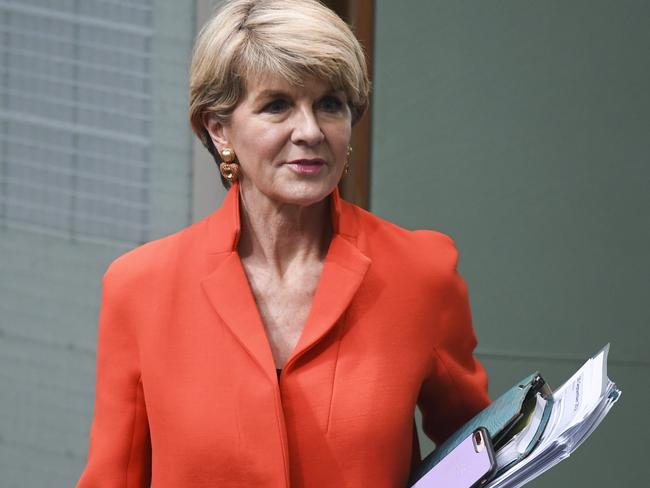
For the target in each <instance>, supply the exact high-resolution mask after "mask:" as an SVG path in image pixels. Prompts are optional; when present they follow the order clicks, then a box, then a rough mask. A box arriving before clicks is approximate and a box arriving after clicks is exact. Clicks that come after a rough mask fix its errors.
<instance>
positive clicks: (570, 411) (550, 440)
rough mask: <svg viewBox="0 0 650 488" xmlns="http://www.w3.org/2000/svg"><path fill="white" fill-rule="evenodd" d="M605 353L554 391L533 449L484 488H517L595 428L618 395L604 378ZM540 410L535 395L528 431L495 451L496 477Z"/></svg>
mask: <svg viewBox="0 0 650 488" xmlns="http://www.w3.org/2000/svg"><path fill="white" fill-rule="evenodd" d="M608 352H609V344H608V345H607V346H605V347H604V348H603V349H602V350H601V351H600V352H599V353H598V354H596V355H595V356H594V357H592V358H591V359H589V360H588V361H587V362H586V363H585V364H584V365H583V366H582V367H581V368H580V369H579V370H578V371H577V372H576V373H575V374H574V375H573V376H572V377H571V378H570V379H569V380H568V381H567V382H566V383H564V384H563V385H562V386H561V387H560V388H558V389H557V390H555V392H554V393H553V396H552V400H551V402H552V409H551V414H550V417H549V419H548V422H547V423H546V426H545V427H544V431H543V433H542V435H541V437H540V439H539V441H538V442H537V445H536V446H535V447H534V448H533V449H532V451H530V453H529V454H528V456H526V457H524V458H523V459H521V460H519V461H518V462H517V463H515V464H514V465H512V466H511V467H509V468H507V469H505V471H503V470H502V472H501V473H500V474H497V478H496V479H494V480H492V481H491V482H490V483H488V484H487V485H486V488H517V487H519V486H523V485H524V484H526V483H528V482H529V481H531V480H533V479H534V478H536V477H537V476H539V475H540V474H542V473H543V472H544V471H546V470H547V469H550V468H551V467H553V466H555V465H556V464H557V463H559V462H560V461H562V460H563V459H565V458H567V457H568V456H569V455H570V454H571V453H572V452H573V451H575V450H576V449H577V448H578V446H580V444H582V443H583V442H584V441H585V439H587V437H589V435H590V434H591V433H592V432H593V431H594V429H595V428H596V427H598V425H599V424H600V422H601V421H602V420H603V418H604V417H605V415H607V413H608V412H609V410H610V409H611V408H612V406H613V405H614V403H615V402H616V401H617V400H618V398H619V397H620V395H621V392H620V390H619V389H618V388H616V385H615V384H614V383H612V382H611V381H610V380H609V378H608V377H607V354H608ZM544 407H545V400H544V399H542V397H541V396H540V397H538V403H537V406H536V408H535V411H534V413H533V414H532V416H531V419H530V421H529V423H528V426H527V427H526V428H524V429H523V430H522V431H521V432H519V433H518V434H517V435H515V436H513V437H512V438H511V439H510V440H509V441H508V443H507V444H505V445H504V446H503V447H501V448H500V449H499V450H497V453H496V455H497V456H496V457H497V473H499V468H502V467H505V466H508V465H509V464H511V462H512V459H513V457H516V456H517V452H518V451H521V449H522V446H525V445H527V444H528V440H527V439H528V438H530V436H532V434H531V432H534V431H536V430H537V426H538V425H539V419H540V418H541V415H542V412H543V411H544ZM536 424H537V425H536Z"/></svg>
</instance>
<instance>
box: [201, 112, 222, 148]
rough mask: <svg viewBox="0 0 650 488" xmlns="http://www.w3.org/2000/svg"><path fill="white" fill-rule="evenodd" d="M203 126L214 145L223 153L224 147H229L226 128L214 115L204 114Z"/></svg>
mask: <svg viewBox="0 0 650 488" xmlns="http://www.w3.org/2000/svg"><path fill="white" fill-rule="evenodd" d="M203 126H204V127H205V129H206V130H207V131H208V135H209V136H210V139H212V144H214V147H216V148H217V151H219V152H221V150H222V149H223V148H224V147H228V137H227V135H226V132H227V130H226V126H225V125H224V124H223V123H222V122H220V121H218V120H217V118H216V117H215V116H214V114H211V113H205V114H203Z"/></svg>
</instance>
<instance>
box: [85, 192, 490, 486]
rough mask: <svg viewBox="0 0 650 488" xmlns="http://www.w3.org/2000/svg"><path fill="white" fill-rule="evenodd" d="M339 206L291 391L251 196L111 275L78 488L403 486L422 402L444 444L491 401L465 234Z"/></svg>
mask: <svg viewBox="0 0 650 488" xmlns="http://www.w3.org/2000/svg"><path fill="white" fill-rule="evenodd" d="M330 200H331V205H330V207H331V212H332V222H333V228H334V235H333V237H332V241H331V243H330V247H329V250H328V253H327V257H326V260H325V264H324V267H323V271H322V275H321V277H320V281H319V284H318V288H317V291H316V294H315V296H314V299H313V303H312V306H311V310H310V314H309V317H308V318H307V321H306V323H305V326H304V330H303V332H302V336H301V337H300V340H299V342H298V344H297V346H296V348H295V350H294V352H293V354H292V355H291V357H290V358H289V360H288V361H287V363H286V364H285V366H284V368H283V372H282V376H281V379H280V382H279V383H278V378H277V375H276V371H275V364H274V361H273V356H272V354H271V349H270V346H269V343H268V340H267V337H266V334H265V330H264V326H263V324H262V322H261V319H260V316H259V314H258V310H257V307H256V304H255V300H254V297H253V295H252V293H251V290H250V287H249V284H248V281H247V278H246V275H245V273H244V270H243V268H242V264H241V261H240V259H239V256H238V254H237V240H238V237H239V222H240V219H239V189H238V185H234V186H233V188H231V190H230V191H229V192H228V195H227V196H226V199H225V201H224V203H223V205H222V207H221V208H220V209H218V210H217V211H216V212H214V213H213V214H212V215H210V216H209V217H207V218H206V219H204V220H202V221H200V222H198V223H196V224H194V225H192V226H190V227H188V228H186V229H184V230H182V231H180V232H178V233H176V234H173V235H171V236H168V237H165V238H163V239H160V240H157V241H153V242H150V243H148V244H145V245H143V246H141V247H139V248H137V249H134V250H133V251H131V252H129V253H127V254H125V255H123V256H121V257H120V258H118V259H117V260H115V261H114V262H113V263H112V264H111V266H110V267H109V268H108V270H107V272H106V274H105V276H104V281H103V297H102V306H101V312H100V319H99V346H98V351H97V383H96V403H95V413H94V420H93V424H92V428H91V432H90V448H89V454H88V463H87V466H86V468H85V470H84V472H83V474H82V476H81V479H80V480H79V483H78V485H77V487H78V488H135V487H145V486H146V487H148V486H150V484H151V485H152V486H154V487H155V488H208V487H209V488H215V487H220V488H227V487H269V488H281V487H292V488H302V487H306V488H320V487H326V488H343V487H349V488H362V487H368V486H371V487H373V488H382V487H386V488H402V487H404V486H406V482H407V479H408V477H409V469H410V465H411V456H412V452H413V451H412V435H413V413H414V408H415V406H416V403H417V404H418V405H419V406H420V408H421V410H422V413H423V426H424V431H425V432H426V433H427V435H428V436H429V437H430V438H431V439H433V440H434V441H436V442H438V441H441V440H443V439H445V438H446V437H447V436H448V435H449V434H451V433H452V432H453V431H454V430H455V429H457V428H458V427H459V426H460V425H462V424H463V423H464V422H465V421H466V420H468V419H469V418H470V417H472V416H473V415H474V414H475V413H477V412H478V411H479V410H481V409H482V408H484V407H485V406H486V405H487V404H488V403H489V399H488V396H487V378H486V374H485V372H484V370H483V368H482V367H481V366H480V364H479V363H478V362H477V361H476V359H475V358H474V356H473V349H474V347H475V345H476V339H475V336H474V332H473V329H472V325H471V318H470V310H469V305H468V298H467V292H466V287H465V284H464V282H463V280H462V279H461V278H460V276H459V275H458V274H457V272H456V261H457V252H456V249H455V247H454V244H453V242H452V241H451V239H449V238H448V237H447V236H445V235H443V234H440V233H437V232H433V231H408V230H405V229H402V228H400V227H398V226H396V225H394V224H392V223H390V222H387V221H385V220H382V219H380V218H378V217H376V216H373V215H372V214H370V213H368V212H366V211H364V210H362V209H360V208H358V207H356V206H354V205H351V204H349V203H347V202H345V201H343V200H341V199H340V198H339V194H338V191H337V190H335V191H334V193H333V194H332V195H331V199H330Z"/></svg>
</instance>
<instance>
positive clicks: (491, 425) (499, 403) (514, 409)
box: [409, 373, 553, 486]
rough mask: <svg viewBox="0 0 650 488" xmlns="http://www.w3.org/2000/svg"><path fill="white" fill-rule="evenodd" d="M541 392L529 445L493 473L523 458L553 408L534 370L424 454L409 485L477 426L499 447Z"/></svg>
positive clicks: (547, 389)
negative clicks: (539, 409) (540, 405)
mask: <svg viewBox="0 0 650 488" xmlns="http://www.w3.org/2000/svg"><path fill="white" fill-rule="evenodd" d="M538 395H541V396H542V398H544V400H546V405H545V406H544V410H543V414H542V418H541V422H540V423H539V426H538V428H537V431H536V432H535V433H534V435H533V436H532V438H531V440H530V442H529V444H528V446H527V447H526V449H525V451H524V452H523V453H520V454H519V455H518V457H517V459H514V460H513V461H512V462H510V463H509V464H507V465H506V466H499V468H498V471H497V472H496V473H495V477H496V476H498V475H499V474H500V473H502V472H503V471H505V470H506V469H508V468H509V467H510V466H512V465H514V464H516V463H517V462H518V461H520V460H521V459H523V458H525V457H526V456H527V455H528V454H529V453H530V451H531V450H532V449H533V448H534V447H535V445H536V444H537V442H538V441H539V438H540V437H541V435H542V433H543V432H544V428H545V427H546V424H547V423H548V419H549V418H550V415H551V411H552V403H553V396H552V391H551V388H550V387H549V386H548V385H547V384H546V382H545V381H544V379H543V378H542V377H541V375H540V374H539V373H533V374H531V375H530V376H528V377H526V378H524V379H523V380H521V381H520V382H518V383H516V384H515V385H513V386H512V388H510V389H509V390H508V391H506V392H505V393H504V394H503V395H501V396H500V397H499V398H497V399H496V400H495V401H494V402H493V403H492V404H491V405H489V406H488V407H486V408H485V409H484V410H482V411H481V412H480V413H478V414H477V415H476V416H475V417H474V418H472V419H471V420H470V421H469V422H467V423H466V424H465V425H463V426H462V427H461V428H460V429H458V430H457V431H456V432H455V433H454V434H453V435H452V436H451V437H450V438H449V439H447V440H446V441H445V442H444V443H443V444H441V445H440V446H437V447H436V449H435V450H434V451H433V452H432V453H431V454H430V455H429V456H427V457H426V458H425V459H424V460H423V461H422V463H420V465H419V466H418V468H417V469H416V470H414V472H413V473H412V475H411V479H410V481H409V486H412V485H413V484H415V483H416V482H417V481H418V480H419V479H420V478H422V477H423V476H424V475H425V474H426V473H427V472H428V471H429V470H430V469H432V468H433V467H434V466H435V465H436V464H438V462H439V461H440V460H441V459H443V458H444V457H445V456H446V455H447V454H448V453H449V452H450V451H452V450H453V449H454V448H455V447H456V446H457V445H458V444H459V443H460V442H462V441H463V440H464V439H466V438H467V437H468V436H469V435H470V434H471V433H472V432H474V431H475V430H476V429H477V428H478V427H485V428H486V429H487V431H488V433H489V435H490V438H491V439H492V444H493V446H494V450H495V451H498V450H499V449H500V448H501V447H503V446H504V445H505V444H506V443H507V442H508V441H510V440H511V439H512V438H513V436H515V435H516V434H518V433H519V432H521V430H522V429H524V428H525V427H526V426H527V425H528V422H529V420H530V416H531V415H532V412H533V410H534V409H535V407H536V405H537V396H538Z"/></svg>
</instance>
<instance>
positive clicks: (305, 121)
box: [291, 108, 325, 146]
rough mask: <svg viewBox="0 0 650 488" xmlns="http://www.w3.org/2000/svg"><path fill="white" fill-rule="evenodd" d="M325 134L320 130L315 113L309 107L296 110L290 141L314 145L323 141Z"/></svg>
mask: <svg viewBox="0 0 650 488" xmlns="http://www.w3.org/2000/svg"><path fill="white" fill-rule="evenodd" d="M324 138H325V135H324V134H323V131H322V130H321V127H320V124H319V122H318V118H317V117H316V114H315V113H314V111H313V110H312V109H311V108H304V109H301V110H298V111H296V114H295V118H294V127H293V132H292V135H291V141H292V142H293V143H294V144H306V145H308V146H315V145H317V144H320V143H321V142H323V139H324Z"/></svg>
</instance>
